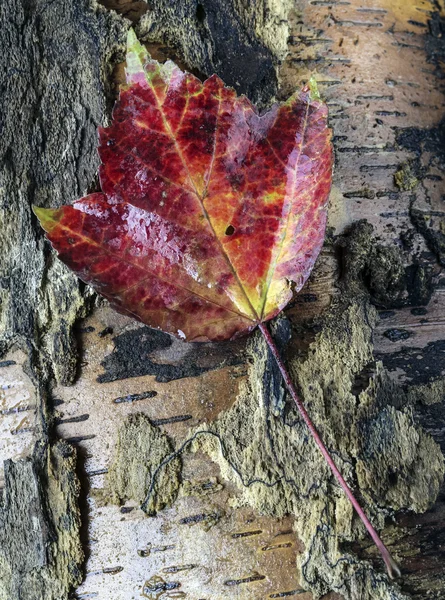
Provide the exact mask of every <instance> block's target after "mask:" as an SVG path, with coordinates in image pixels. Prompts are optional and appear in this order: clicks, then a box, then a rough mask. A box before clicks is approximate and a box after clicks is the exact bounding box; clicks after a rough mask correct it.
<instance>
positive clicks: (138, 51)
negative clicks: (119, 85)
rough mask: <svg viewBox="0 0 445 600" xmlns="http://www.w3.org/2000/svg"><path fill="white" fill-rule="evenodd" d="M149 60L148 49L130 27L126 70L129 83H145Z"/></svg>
mask: <svg viewBox="0 0 445 600" xmlns="http://www.w3.org/2000/svg"><path fill="white" fill-rule="evenodd" d="M149 58H150V56H149V54H148V52H147V49H146V48H145V47H144V46H143V45H142V44H141V42H140V41H139V40H138V38H137V35H136V34H135V32H134V29H132V28H131V27H130V29H129V30H128V33H127V56H126V62H127V66H126V69H125V74H126V79H127V83H129V84H132V83H143V82H145V72H144V65H145V63H146V62H147V61H148V60H149Z"/></svg>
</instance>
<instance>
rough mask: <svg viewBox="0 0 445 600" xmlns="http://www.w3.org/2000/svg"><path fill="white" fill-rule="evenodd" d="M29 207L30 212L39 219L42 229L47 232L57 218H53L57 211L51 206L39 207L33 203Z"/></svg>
mask: <svg viewBox="0 0 445 600" xmlns="http://www.w3.org/2000/svg"><path fill="white" fill-rule="evenodd" d="M31 208H32V212H33V213H34V214H35V216H36V217H37V219H38V220H39V223H40V226H41V227H42V229H44V230H45V231H46V232H48V233H49V232H50V231H51V229H53V228H54V227H55V225H56V223H57V220H56V219H55V213H56V212H57V210H56V209H53V208H41V207H39V206H34V205H33V206H32V207H31Z"/></svg>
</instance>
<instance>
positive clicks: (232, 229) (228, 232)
mask: <svg viewBox="0 0 445 600" xmlns="http://www.w3.org/2000/svg"><path fill="white" fill-rule="evenodd" d="M234 233H235V227H234V226H233V225H229V226H228V227H227V229H226V235H233V234H234Z"/></svg>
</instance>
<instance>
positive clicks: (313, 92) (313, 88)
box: [308, 75, 321, 100]
mask: <svg viewBox="0 0 445 600" xmlns="http://www.w3.org/2000/svg"><path fill="white" fill-rule="evenodd" d="M308 85H309V92H310V96H311V100H321V97H320V92H319V91H318V85H317V80H316V79H315V77H314V76H313V75H312V76H311V78H310V79H309V83H308Z"/></svg>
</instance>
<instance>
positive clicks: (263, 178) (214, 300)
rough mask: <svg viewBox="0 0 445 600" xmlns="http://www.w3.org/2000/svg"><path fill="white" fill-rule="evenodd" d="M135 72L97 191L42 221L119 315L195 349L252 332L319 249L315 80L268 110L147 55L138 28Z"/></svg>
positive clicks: (105, 132) (321, 144)
mask: <svg viewBox="0 0 445 600" xmlns="http://www.w3.org/2000/svg"><path fill="white" fill-rule="evenodd" d="M126 76H127V85H125V86H123V87H122V89H121V91H120V97H119V100H118V101H117V103H116V105H115V107H114V110H113V122H112V124H111V126H110V127H107V128H105V129H100V130H99V136H100V146H99V155H100V158H101V161H102V165H101V166H100V170H99V175H100V184H101V189H102V193H95V194H91V195H89V196H87V197H85V198H83V199H81V200H78V201H77V202H75V203H74V205H73V206H64V207H62V208H60V209H57V210H51V209H35V212H36V215H37V216H38V217H39V219H40V223H41V225H42V227H43V228H44V229H45V230H46V232H47V234H48V238H49V240H50V241H51V243H52V245H53V247H54V248H55V249H56V250H57V251H58V254H59V258H60V259H61V260H62V261H63V262H65V263H66V264H67V265H68V266H69V267H70V268H71V269H72V270H73V271H74V272H75V273H76V274H77V275H78V276H79V277H80V278H81V279H82V280H83V281H86V282H87V283H89V284H91V285H92V286H93V287H94V288H95V289H96V290H97V291H98V292H99V293H100V294H102V295H103V296H105V297H106V298H107V299H108V300H109V301H110V302H111V304H112V305H113V307H114V308H116V309H118V310H119V311H121V312H125V313H127V314H130V315H132V316H133V317H136V318H137V319H139V320H140V321H142V322H143V323H146V324H148V325H150V326H152V327H159V328H160V329H162V330H163V331H167V332H169V333H172V334H175V335H177V336H178V335H179V336H180V337H183V338H186V339H187V340H189V341H191V340H195V341H196V340H199V341H201V340H206V339H207V340H222V339H227V338H231V337H233V336H234V335H238V334H240V333H243V332H247V331H249V330H251V329H252V328H253V327H255V326H256V325H257V324H258V323H260V322H264V321H267V320H269V319H271V318H272V317H274V316H276V315H277V314H278V313H279V312H280V310H282V309H283V308H284V307H285V306H286V304H287V303H288V302H289V300H290V299H291V297H292V289H291V282H292V283H293V286H294V288H295V291H298V290H300V289H301V287H302V286H303V284H304V283H305V281H306V279H307V277H308V276H309V273H310V272H311V270H312V267H313V265H314V262H315V259H316V257H317V255H318V253H319V251H320V248H321V246H322V244H323V239H324V232H325V224H326V205H327V200H328V195H329V191H330V185H331V172H332V147H331V130H330V129H328V127H327V124H326V120H327V107H326V105H325V104H324V103H323V102H322V101H321V100H320V99H319V98H318V95H317V94H316V93H315V91H314V85H312V87H311V86H306V87H305V88H303V90H302V91H301V92H299V93H297V94H295V95H294V96H292V97H291V98H290V99H289V100H288V101H287V102H285V103H284V104H282V105H280V106H279V105H274V106H273V107H272V108H271V109H270V110H269V111H268V112H267V113H265V114H263V115H259V114H258V113H257V111H256V109H255V108H254V107H253V106H252V104H251V103H250V101H249V100H248V99H247V98H246V97H244V96H241V97H237V95H236V93H235V91H234V90H233V89H231V88H228V87H225V85H224V83H223V82H222V81H221V79H220V78H219V77H217V76H216V75H213V76H212V77H210V78H209V79H207V80H206V81H205V82H204V83H202V82H201V81H199V80H198V79H197V78H196V77H194V76H193V75H190V74H188V73H184V72H182V71H181V70H180V69H179V68H178V67H176V66H175V65H174V64H173V63H171V62H168V63H166V64H164V65H160V64H159V63H158V62H156V61H154V60H150V58H149V55H148V53H147V51H146V49H145V48H144V47H143V46H142V45H141V44H140V43H139V41H138V40H137V38H136V36H135V35H134V33H133V32H131V33H130V35H129V43H128V53H127V70H126Z"/></svg>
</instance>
